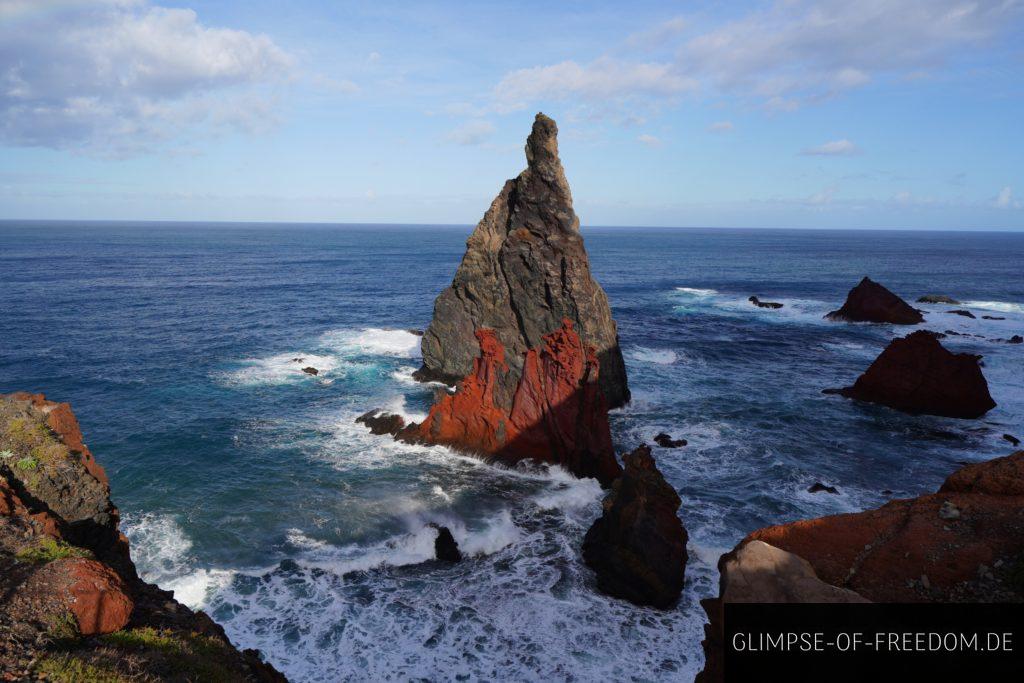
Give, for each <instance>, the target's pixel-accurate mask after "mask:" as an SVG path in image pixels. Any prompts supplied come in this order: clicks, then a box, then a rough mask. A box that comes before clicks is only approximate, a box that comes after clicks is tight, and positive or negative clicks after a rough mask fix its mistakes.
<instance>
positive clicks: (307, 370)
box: [302, 367, 320, 376]
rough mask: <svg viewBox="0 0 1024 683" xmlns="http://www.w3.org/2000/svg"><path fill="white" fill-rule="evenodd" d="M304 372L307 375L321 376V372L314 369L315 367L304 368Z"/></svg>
mask: <svg viewBox="0 0 1024 683" xmlns="http://www.w3.org/2000/svg"><path fill="white" fill-rule="evenodd" d="M302 371H303V372H304V373H306V374H307V375H314V376H316V375H319V374H320V371H319V370H317V369H316V368H314V367H308V368H302Z"/></svg>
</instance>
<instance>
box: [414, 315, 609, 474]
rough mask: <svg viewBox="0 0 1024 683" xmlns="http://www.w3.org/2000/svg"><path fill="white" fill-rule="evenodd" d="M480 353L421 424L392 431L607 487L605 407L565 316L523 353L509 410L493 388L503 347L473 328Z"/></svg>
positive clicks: (593, 366) (591, 360) (590, 362)
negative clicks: (533, 463)
mask: <svg viewBox="0 0 1024 683" xmlns="http://www.w3.org/2000/svg"><path fill="white" fill-rule="evenodd" d="M476 338H477V341H478V343H479V346H480V355H479V356H478V357H477V358H476V359H475V360H474V361H473V371H472V372H470V374H469V375H467V376H466V377H465V378H464V379H463V380H462V382H461V383H460V385H459V388H458V390H457V391H456V392H455V393H454V394H446V395H444V396H442V397H441V398H440V400H438V402H437V403H435V404H434V406H433V408H431V410H430V414H429V415H428V416H427V418H426V420H424V421H423V422H422V423H421V424H418V425H415V424H414V425H410V426H409V427H407V428H406V429H404V430H403V431H402V432H400V433H399V435H398V438H400V439H403V440H405V441H414V442H423V443H436V444H443V445H446V446H450V447H452V448H456V449H458V450H463V451H467V452H472V453H480V454H483V455H487V456H490V457H493V458H495V459H498V460H501V461H504V462H508V463H514V462H518V461H519V460H523V459H534V460H537V461H540V462H546V463H551V464H555V465H561V466H562V467H565V468H566V469H568V470H569V471H570V472H572V473H573V474H575V475H576V476H578V477H594V478H596V479H597V480H598V481H600V482H601V484H602V486H609V485H610V484H611V482H612V481H614V480H615V479H616V478H617V477H618V476H619V474H620V473H621V471H622V470H621V468H620V467H619V464H618V462H617V461H616V460H615V451H614V449H613V447H612V440H611V430H610V428H609V426H608V408H607V404H606V403H605V399H604V395H603V393H602V391H601V389H600V385H599V384H598V376H599V363H598V360H597V356H596V355H595V354H594V350H593V349H592V348H590V347H585V346H584V345H583V343H582V342H581V341H580V338H579V335H578V334H576V332H575V331H574V329H573V324H572V322H571V321H569V320H567V319H566V320H563V321H562V326H561V327H560V328H559V329H557V330H555V331H554V332H552V333H550V334H546V335H544V336H543V338H542V339H543V343H544V345H543V347H541V348H534V349H529V350H528V351H527V352H526V353H525V355H524V358H523V362H522V368H523V370H522V375H521V377H520V379H519V382H518V384H517V385H516V389H515V393H514V395H513V398H512V406H511V409H505V408H503V407H502V405H501V403H500V402H499V401H497V400H496V398H495V394H496V392H497V391H498V390H499V388H500V385H501V384H502V382H503V381H504V380H505V379H506V375H507V373H508V372H509V365H508V363H507V362H506V358H505V349H504V347H503V346H502V344H501V342H500V341H498V337H497V335H496V334H495V333H494V332H493V331H492V330H489V329H480V330H477V331H476Z"/></svg>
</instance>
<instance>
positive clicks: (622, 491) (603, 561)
mask: <svg viewBox="0 0 1024 683" xmlns="http://www.w3.org/2000/svg"><path fill="white" fill-rule="evenodd" d="M622 460H623V463H624V464H625V469H624V470H623V473H622V477H621V478H619V479H617V480H616V481H615V483H614V484H613V485H612V490H611V492H610V493H609V494H608V496H607V497H606V498H605V499H604V502H603V508H604V511H603V512H602V514H601V516H600V517H599V518H598V519H597V521H595V522H594V524H593V526H591V527H590V529H589V530H588V531H587V535H586V537H585V538H584V539H583V559H584V561H585V562H586V563H587V564H588V565H589V566H590V567H591V569H593V570H594V572H595V573H596V574H597V586H598V588H599V589H600V590H601V591H603V592H605V593H608V594H609V595H613V596H615V597H618V598H623V599H625V600H629V601H630V602H634V603H636V604H638V605H651V606H653V607H660V608H667V607H671V606H672V605H673V604H675V602H676V601H677V600H678V599H679V595H680V593H681V592H682V590H683V579H684V575H685V570H686V560H687V555H686V541H687V535H686V529H684V528H683V523H682V522H681V521H680V520H679V516H678V515H677V514H676V511H677V510H678V509H679V505H680V502H681V501H680V500H679V494H677V493H676V491H675V489H674V488H672V486H671V485H669V483H668V482H666V481H665V478H664V477H663V476H662V474H661V472H659V471H658V468H657V466H656V465H655V463H654V458H653V457H652V456H651V449H650V448H649V447H648V446H646V445H641V446H640V447H639V448H637V449H636V450H635V451H633V452H632V453H628V454H626V455H625V456H623V458H622Z"/></svg>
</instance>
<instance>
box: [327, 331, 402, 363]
mask: <svg viewBox="0 0 1024 683" xmlns="http://www.w3.org/2000/svg"><path fill="white" fill-rule="evenodd" d="M420 339H421V338H420V337H419V335H415V334H413V333H412V332H409V331H408V330H388V329H383V328H379V327H367V328H364V329H361V330H332V331H329V332H325V333H324V334H323V335H321V337H320V342H321V343H322V344H323V345H324V346H327V347H330V348H333V349H335V350H336V351H338V352H340V353H342V354H344V355H364V356H392V357H396V358H419V356H420Z"/></svg>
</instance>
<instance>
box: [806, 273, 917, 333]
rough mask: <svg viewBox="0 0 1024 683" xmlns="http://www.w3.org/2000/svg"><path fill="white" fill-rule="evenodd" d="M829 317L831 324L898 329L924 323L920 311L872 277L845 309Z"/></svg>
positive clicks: (857, 289)
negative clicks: (887, 325) (883, 325)
mask: <svg viewBox="0 0 1024 683" xmlns="http://www.w3.org/2000/svg"><path fill="white" fill-rule="evenodd" d="M825 317H826V318H828V319H829V320H846V321H849V322H870V323H892V324H894V325H916V324H918V323H921V322H924V317H922V315H921V312H920V311H918V310H917V309H915V308H912V307H911V306H910V304H908V303H907V302H906V301H904V300H903V299H901V298H899V297H898V296H896V295H895V294H893V293H892V292H890V291H889V290H888V289H886V288H885V287H883V286H882V285H880V284H878V283H877V282H875V281H874V280H872V279H871V278H868V277H865V278H864V279H863V280H861V281H860V284H858V285H857V286H856V287H854V288H853V289H851V290H850V293H849V294H848V295H847V296H846V302H845V303H844V304H843V306H842V308H840V309H839V310H837V311H832V312H831V313H829V314H827V315H826V316H825Z"/></svg>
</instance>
